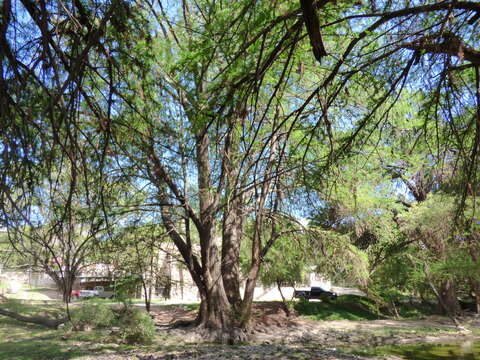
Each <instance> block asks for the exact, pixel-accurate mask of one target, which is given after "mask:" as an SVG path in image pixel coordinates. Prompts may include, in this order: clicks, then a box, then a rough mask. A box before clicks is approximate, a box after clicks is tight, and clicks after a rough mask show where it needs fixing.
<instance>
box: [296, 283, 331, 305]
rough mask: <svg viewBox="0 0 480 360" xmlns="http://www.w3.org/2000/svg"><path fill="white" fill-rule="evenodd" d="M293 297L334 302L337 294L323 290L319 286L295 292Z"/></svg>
mask: <svg viewBox="0 0 480 360" xmlns="http://www.w3.org/2000/svg"><path fill="white" fill-rule="evenodd" d="M293 296H294V297H295V298H298V299H305V300H307V301H308V300H310V299H320V300H324V299H329V300H335V299H336V298H337V293H335V292H333V291H328V290H324V289H322V288H321V287H319V286H312V287H311V288H310V290H295V292H294V294H293Z"/></svg>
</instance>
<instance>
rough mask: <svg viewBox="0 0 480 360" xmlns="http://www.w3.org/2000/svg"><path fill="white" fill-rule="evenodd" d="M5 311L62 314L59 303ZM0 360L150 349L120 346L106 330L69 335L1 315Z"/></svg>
mask: <svg viewBox="0 0 480 360" xmlns="http://www.w3.org/2000/svg"><path fill="white" fill-rule="evenodd" d="M1 306H2V308H4V309H8V310H11V311H17V312H20V313H21V314H22V315H26V316H29V315H30V316H31V315H39V316H49V317H53V316H55V315H57V316H58V315H61V314H62V313H63V309H62V307H61V305H59V304H48V305H29V304H23V303H19V302H8V303H3V304H2V305H1ZM0 339H1V340H0V360H13V359H15V360H50V359H55V360H57V359H58V360H60V359H74V358H78V357H81V356H86V355H92V354H108V353H113V352H118V351H127V350H131V349H138V350H140V351H141V350H143V349H145V350H148V349H150V347H146V346H138V345H136V346H131V345H120V344H117V343H115V342H114V341H113V339H111V338H109V335H108V333H107V332H106V331H98V330H94V331H85V332H73V333H68V334H67V333H66V332H65V331H64V330H61V329H59V330H53V329H48V328H46V327H42V326H37V325H34V324H27V323H23V322H19V321H16V320H14V319H11V318H8V317H5V316H0Z"/></svg>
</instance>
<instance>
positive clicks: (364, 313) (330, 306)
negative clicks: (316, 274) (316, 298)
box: [295, 295, 382, 321]
mask: <svg viewBox="0 0 480 360" xmlns="http://www.w3.org/2000/svg"><path fill="white" fill-rule="evenodd" d="M295 310H296V311H297V312H298V314H300V315H304V316H307V317H309V318H310V319H312V320H317V321H327V320H374V319H380V318H382V316H381V315H379V314H378V311H377V310H376V305H375V303H374V302H373V301H371V300H368V299H367V298H365V297H360V296H356V295H342V296H339V297H338V298H337V299H336V300H332V301H328V302H323V301H322V302H307V301H299V302H297V303H296V305H295Z"/></svg>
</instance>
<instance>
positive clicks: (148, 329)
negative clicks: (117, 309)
mask: <svg viewBox="0 0 480 360" xmlns="http://www.w3.org/2000/svg"><path fill="white" fill-rule="evenodd" d="M119 327H120V336H121V338H122V341H123V342H124V343H127V344H151V343H152V342H153V339H154V337H155V324H154V322H153V320H152V318H151V317H150V315H149V314H148V313H146V312H144V311H140V310H138V309H134V308H132V307H128V308H126V309H125V311H124V312H123V313H122V314H121V315H120V318H119Z"/></svg>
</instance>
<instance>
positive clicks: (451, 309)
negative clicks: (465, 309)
mask: <svg viewBox="0 0 480 360" xmlns="http://www.w3.org/2000/svg"><path fill="white" fill-rule="evenodd" d="M439 295H440V299H439V302H440V304H439V305H440V307H441V308H442V309H443V310H444V312H445V313H446V315H451V316H456V315H457V314H458V312H459V310H460V305H459V303H458V299H457V292H456V289H455V283H454V281H453V280H451V279H448V280H444V281H443V282H442V284H441V285H440V289H439Z"/></svg>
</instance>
